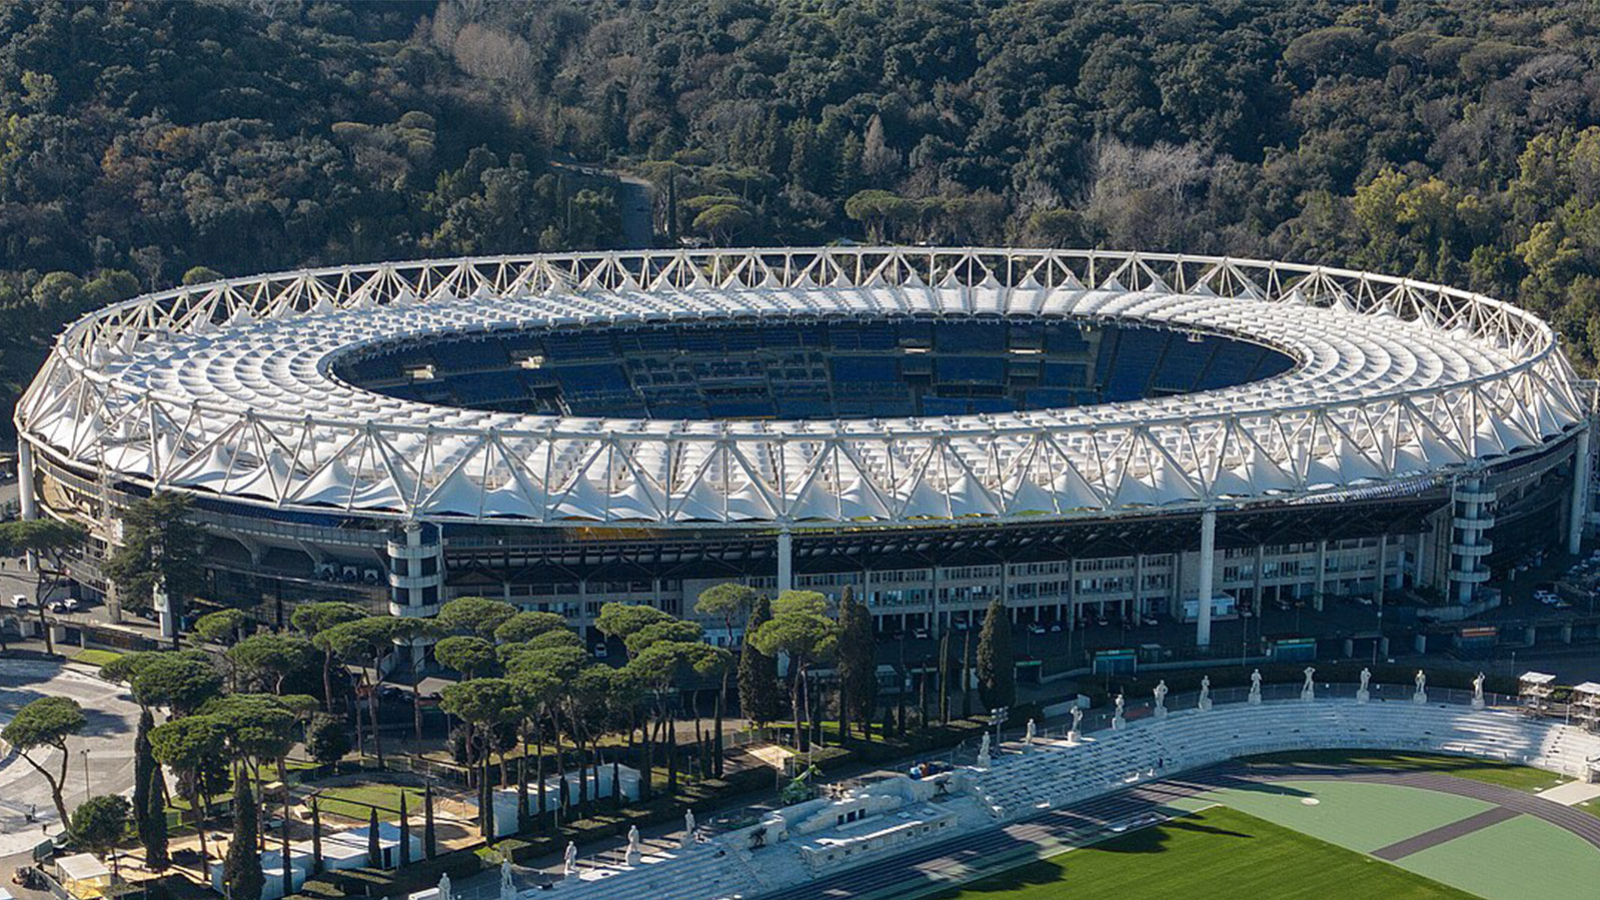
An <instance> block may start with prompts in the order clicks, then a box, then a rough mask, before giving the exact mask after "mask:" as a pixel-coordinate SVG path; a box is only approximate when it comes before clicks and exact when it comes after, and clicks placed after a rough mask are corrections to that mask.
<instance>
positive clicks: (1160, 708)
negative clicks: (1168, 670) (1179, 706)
mask: <svg viewBox="0 0 1600 900" xmlns="http://www.w3.org/2000/svg"><path fill="white" fill-rule="evenodd" d="M1155 696H1156V710H1155V715H1156V718H1158V719H1165V718H1166V717H1167V680H1166V679H1165V678H1163V679H1161V680H1160V681H1158V682H1156V689H1155Z"/></svg>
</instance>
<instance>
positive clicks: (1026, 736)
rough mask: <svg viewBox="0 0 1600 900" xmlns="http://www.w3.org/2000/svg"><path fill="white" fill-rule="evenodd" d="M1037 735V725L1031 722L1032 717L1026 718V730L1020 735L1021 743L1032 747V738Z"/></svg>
mask: <svg viewBox="0 0 1600 900" xmlns="http://www.w3.org/2000/svg"><path fill="white" fill-rule="evenodd" d="M1037 735H1038V726H1036V725H1034V724H1033V720H1032V719H1029V720H1028V730H1027V731H1026V732H1024V733H1023V735H1022V743H1024V744H1026V745H1028V746H1029V747H1032V746H1033V739H1034V737H1035V736H1037Z"/></svg>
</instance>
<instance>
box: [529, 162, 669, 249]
mask: <svg viewBox="0 0 1600 900" xmlns="http://www.w3.org/2000/svg"><path fill="white" fill-rule="evenodd" d="M550 167H551V168H554V169H559V170H561V171H564V172H571V173H574V174H576V175H580V176H583V177H587V178H609V179H612V180H614V181H616V182H617V184H616V195H617V211H618V212H619V213H621V215H622V249H624V250H647V249H649V248H651V247H654V246H655V239H656V223H655V190H656V189H655V185H653V184H651V183H650V182H648V181H646V180H645V179H643V178H640V177H638V176H636V175H629V174H627V173H625V172H620V171H618V170H616V169H607V168H603V167H601V166H596V165H589V164H586V163H580V162H575V161H571V160H561V159H553V160H551V161H550Z"/></svg>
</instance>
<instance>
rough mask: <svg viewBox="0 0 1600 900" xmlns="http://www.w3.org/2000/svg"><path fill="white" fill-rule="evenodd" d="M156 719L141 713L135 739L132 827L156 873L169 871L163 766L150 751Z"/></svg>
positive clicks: (146, 712) (145, 712) (146, 710)
mask: <svg viewBox="0 0 1600 900" xmlns="http://www.w3.org/2000/svg"><path fill="white" fill-rule="evenodd" d="M154 727H155V719H154V717H153V716H151V715H150V710H149V709H144V710H141V711H140V713H139V725H138V728H137V730H136V731H135V732H134V736H133V804H132V810H131V812H132V814H133V824H134V830H135V831H136V832H137V833H138V835H139V843H140V845H141V846H143V847H144V859H145V866H146V867H147V868H149V869H152V870H154V871H157V872H159V871H162V870H163V869H165V868H166V867H167V862H168V857H167V808H166V803H165V802H164V800H163V795H164V794H165V791H164V789H163V788H164V785H163V784H162V779H161V766H160V765H158V764H157V763H156V760H155V755H154V754H153V753H152V752H151V750H150V730H151V729H152V728H154Z"/></svg>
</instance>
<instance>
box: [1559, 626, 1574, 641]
mask: <svg viewBox="0 0 1600 900" xmlns="http://www.w3.org/2000/svg"><path fill="white" fill-rule="evenodd" d="M1561 643H1563V644H1570V643H1572V623H1571V622H1562V623H1561Z"/></svg>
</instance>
